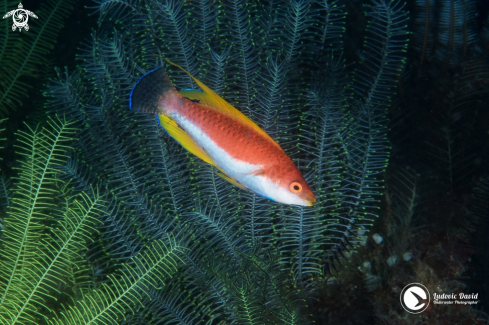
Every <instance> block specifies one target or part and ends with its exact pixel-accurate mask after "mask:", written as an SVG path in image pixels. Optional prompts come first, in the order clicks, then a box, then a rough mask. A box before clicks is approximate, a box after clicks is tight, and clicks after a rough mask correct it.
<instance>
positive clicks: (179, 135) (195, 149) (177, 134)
mask: <svg viewBox="0 0 489 325" xmlns="http://www.w3.org/2000/svg"><path fill="white" fill-rule="evenodd" d="M158 118H159V119H160V124H161V126H162V127H163V128H164V129H165V130H166V132H168V134H169V135H170V136H171V137H172V138H173V139H175V140H176V141H177V142H178V143H180V144H181V145H182V147H184V148H185V149H187V150H188V151H189V152H191V153H193V154H194V155H196V156H197V157H199V158H200V159H202V160H203V161H205V162H206V163H208V164H211V165H213V166H216V163H215V162H214V161H213V160H212V158H211V157H209V155H208V154H207V152H205V151H204V150H203V149H202V148H201V147H200V146H199V145H198V144H197V143H195V141H194V140H193V139H192V138H191V137H190V135H189V134H188V133H187V132H185V131H184V130H182V129H181V128H180V127H179V126H178V124H177V122H175V121H174V120H173V119H171V118H170V117H168V116H165V115H158ZM216 167H217V166H216Z"/></svg>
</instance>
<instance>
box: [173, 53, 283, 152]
mask: <svg viewBox="0 0 489 325" xmlns="http://www.w3.org/2000/svg"><path fill="white" fill-rule="evenodd" d="M165 61H166V62H168V63H169V64H171V65H173V66H175V67H177V68H179V69H181V70H182V71H183V72H185V73H186V74H188V75H189V76H190V78H192V79H193V80H194V81H195V82H196V83H197V85H199V87H200V89H202V93H201V94H196V93H197V92H198V91H197V92H196V91H194V90H187V91H184V92H187V94H188V95H190V96H195V98H191V97H188V96H185V95H184V94H182V95H183V96H184V97H188V98H190V99H197V100H199V102H200V103H201V104H203V105H207V106H210V107H213V108H215V109H217V110H220V111H222V112H224V113H226V114H228V115H230V116H233V117H234V118H236V119H237V120H239V121H240V122H242V123H244V124H246V125H248V126H250V127H251V128H253V129H254V130H255V131H256V132H258V133H260V134H261V135H263V136H264V137H266V138H269V139H270V140H272V142H273V143H276V142H275V141H274V140H273V139H272V138H271V137H270V136H269V135H268V134H267V133H266V132H265V131H263V130H262V129H261V128H260V127H259V126H258V125H256V123H255V122H253V121H252V120H250V119H249V118H248V117H247V116H246V115H244V114H243V113H241V112H240V111H239V110H237V109H236V108H234V106H233V105H231V104H229V103H228V102H227V101H225V100H224V99H223V98H222V97H221V96H219V95H218V94H216V93H215V92H214V91H213V90H212V89H210V88H209V87H207V86H206V85H204V83H202V82H201V81H200V80H198V79H197V78H195V77H194V76H192V75H191V74H190V73H189V72H188V71H187V70H185V69H184V68H182V67H181V66H179V65H178V64H175V63H173V62H171V61H170V60H168V59H165ZM180 93H182V92H180ZM277 146H278V144H277Z"/></svg>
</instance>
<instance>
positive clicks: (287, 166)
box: [129, 60, 316, 206]
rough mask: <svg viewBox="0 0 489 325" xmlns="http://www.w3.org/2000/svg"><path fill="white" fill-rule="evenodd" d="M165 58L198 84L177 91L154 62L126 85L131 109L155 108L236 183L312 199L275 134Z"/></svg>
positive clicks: (308, 202) (274, 196)
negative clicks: (191, 87)
mask: <svg viewBox="0 0 489 325" xmlns="http://www.w3.org/2000/svg"><path fill="white" fill-rule="evenodd" d="M166 61H167V62H168V63H169V64H171V65H173V66H175V67H177V68H179V69H181V70H182V71H184V72H185V73H187V74H188V75H189V76H190V77H191V78H192V80H194V81H195V83H196V84H197V85H198V86H199V87H200V90H199V89H183V90H180V91H178V90H177V89H176V88H175V86H174V85H173V83H172V82H171V80H170V78H169V76H168V73H167V72H166V71H165V70H164V69H163V68H162V67H158V68H156V69H153V70H151V71H149V72H148V73H146V74H144V75H143V76H142V77H140V78H139V80H138V81H137V82H136V84H135V85H134V87H133V88H132V90H131V93H130V97H129V108H130V109H131V110H135V111H139V112H144V113H149V114H156V115H157V117H158V120H159V123H160V125H161V127H162V128H163V129H164V130H166V132H167V133H168V134H169V135H170V136H171V137H172V138H173V139H175V140H176V141H177V142H178V143H180V144H181V145H182V146H183V147H184V148H185V149H187V150H188V151H189V152H191V153H192V154H194V155H195V156H197V157H199V158H200V159H202V160H203V161H205V162H206V163H208V164H210V165H212V166H214V167H216V168H217V171H216V173H217V174H218V175H219V176H220V177H222V178H223V179H225V180H226V181H228V182H230V183H232V184H234V185H236V186H238V187H240V188H242V189H245V190H250V191H252V192H254V193H256V194H258V195H260V196H262V197H265V198H268V199H270V200H272V201H276V202H280V203H283V204H289V205H300V206H312V205H313V204H314V203H315V202H316V197H315V196H314V193H313V192H312V190H311V189H310V187H309V186H308V184H307V182H306V180H305V179H304V177H303V175H302V173H301V172H300V171H299V169H298V168H297V167H296V166H295V164H294V162H293V161H292V159H291V158H290V157H289V156H288V155H287V154H286V153H285V151H284V150H283V149H282V148H281V147H280V145H279V144H278V143H277V142H276V141H275V140H273V139H272V138H271V137H270V136H269V135H268V134H267V133H266V132H265V131H264V130H263V129H261V128H260V127H259V126H258V125H257V124H256V123H255V122H253V121H252V120H251V119H250V118H248V117H247V116H246V115H244V114H243V113H241V112H240V111H239V110H238V109H236V108H235V107H233V106H232V105H231V104H230V103H228V102H227V101H226V100H224V99H223V98H222V97H221V96H219V95H218V94H216V93H215V92H214V91H213V90H211V89H210V88H209V87H207V86H206V85H205V84H204V83H202V82H201V81H199V80H198V79H196V78H195V77H194V76H192V75H191V74H190V73H189V72H188V71H186V70H185V69H184V68H182V67H181V66H179V65H177V64H175V63H173V62H171V61H169V60H166Z"/></svg>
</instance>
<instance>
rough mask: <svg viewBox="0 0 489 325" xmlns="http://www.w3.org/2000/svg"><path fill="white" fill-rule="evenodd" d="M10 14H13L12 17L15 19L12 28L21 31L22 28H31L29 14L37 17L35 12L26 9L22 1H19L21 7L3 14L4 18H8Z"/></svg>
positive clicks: (26, 29)
mask: <svg viewBox="0 0 489 325" xmlns="http://www.w3.org/2000/svg"><path fill="white" fill-rule="evenodd" d="M10 16H12V19H13V21H14V24H13V25H12V30H13V31H15V30H16V29H17V28H18V29H19V32H20V31H22V28H24V29H25V31H28V30H29V25H27V21H28V20H29V16H31V17H33V18H36V19H37V16H36V14H35V13H33V12H32V11H29V10H25V9H24V6H22V3H19V9H15V10H12V11H9V12H7V14H5V16H3V19H5V18H8V17H10Z"/></svg>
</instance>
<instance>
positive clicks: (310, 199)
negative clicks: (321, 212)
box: [304, 190, 317, 207]
mask: <svg viewBox="0 0 489 325" xmlns="http://www.w3.org/2000/svg"><path fill="white" fill-rule="evenodd" d="M304 194H305V195H304V201H306V202H307V205H308V206H310V207H312V206H313V205H314V203H316V201H317V200H316V197H315V196H314V193H312V191H311V190H308V191H306V192H305V193H304Z"/></svg>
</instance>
